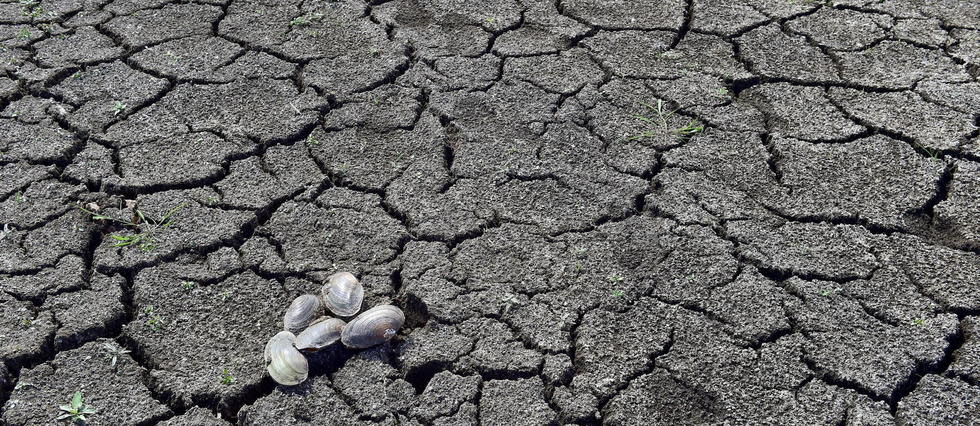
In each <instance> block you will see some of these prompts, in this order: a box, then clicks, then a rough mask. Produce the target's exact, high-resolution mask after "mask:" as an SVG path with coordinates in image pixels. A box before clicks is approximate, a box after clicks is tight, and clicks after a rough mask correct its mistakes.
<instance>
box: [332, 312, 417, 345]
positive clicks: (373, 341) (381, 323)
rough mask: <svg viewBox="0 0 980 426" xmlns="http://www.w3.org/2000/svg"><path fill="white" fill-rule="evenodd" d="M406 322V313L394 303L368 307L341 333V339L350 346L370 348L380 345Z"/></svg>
mask: <svg viewBox="0 0 980 426" xmlns="http://www.w3.org/2000/svg"><path fill="white" fill-rule="evenodd" d="M404 324H405V314H404V313H403V312H402V310H401V309H398V308H397V307H395V306H392V305H380V306H375V307H373V308H371V309H368V310H366V311H364V312H363V313H361V314H360V315H358V316H357V318H354V319H353V320H352V321H351V322H350V323H348V324H347V327H344V331H343V332H342V333H341V334H340V341H341V342H343V343H344V346H347V347H349V348H368V347H371V346H374V345H380V344H382V343H384V342H386V341H388V340H389V339H391V338H392V337H394V336H395V333H397V332H398V329H400V328H401V327H402V325H404Z"/></svg>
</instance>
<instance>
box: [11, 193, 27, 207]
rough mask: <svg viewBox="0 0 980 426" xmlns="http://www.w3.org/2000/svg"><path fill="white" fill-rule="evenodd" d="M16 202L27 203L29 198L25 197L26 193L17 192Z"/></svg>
mask: <svg viewBox="0 0 980 426" xmlns="http://www.w3.org/2000/svg"><path fill="white" fill-rule="evenodd" d="M14 201H16V202H18V203H21V204H23V203H26V202H27V197H25V196H24V191H17V195H15V196H14Z"/></svg>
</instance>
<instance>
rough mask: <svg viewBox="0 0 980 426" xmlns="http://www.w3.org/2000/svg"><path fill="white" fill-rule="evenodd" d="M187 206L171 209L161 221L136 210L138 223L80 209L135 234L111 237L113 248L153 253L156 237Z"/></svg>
mask: <svg viewBox="0 0 980 426" xmlns="http://www.w3.org/2000/svg"><path fill="white" fill-rule="evenodd" d="M185 205H186V204H181V205H178V206H177V207H174V208H173V209H170V211H168V212H167V213H166V214H164V215H163V217H161V218H160V219H150V218H147V217H146V215H145V214H143V212H142V211H140V210H138V209H137V210H135V212H136V217H137V221H136V222H133V221H131V220H123V219H116V218H114V217H111V216H106V215H103V214H99V213H96V212H93V211H91V210H87V209H86V208H84V207H81V206H78V209H79V210H81V211H83V212H85V213H87V214H89V215H91V216H92V220H108V221H112V222H116V223H119V224H121V225H124V226H126V227H128V228H130V229H132V230H133V231H135V233H133V234H127V235H116V234H112V235H109V237H110V238H112V239H113V240H115V241H116V243H115V244H113V247H137V248H139V249H140V250H142V251H151V250H153V249H154V248H156V240H155V238H154V237H155V236H156V234H157V233H158V232H160V231H162V230H164V229H167V228H169V227H170V225H173V223H174V215H176V214H177V212H178V211H180V209H182V208H184V206H185Z"/></svg>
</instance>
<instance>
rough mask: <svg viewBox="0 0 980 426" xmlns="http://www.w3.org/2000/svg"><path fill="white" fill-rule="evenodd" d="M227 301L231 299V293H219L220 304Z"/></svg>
mask: <svg viewBox="0 0 980 426" xmlns="http://www.w3.org/2000/svg"><path fill="white" fill-rule="evenodd" d="M228 299H231V292H230V291H225V292H222V293H221V301H222V302H227V301H228Z"/></svg>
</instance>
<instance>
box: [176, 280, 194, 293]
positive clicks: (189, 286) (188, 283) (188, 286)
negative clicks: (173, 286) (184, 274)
mask: <svg viewBox="0 0 980 426" xmlns="http://www.w3.org/2000/svg"><path fill="white" fill-rule="evenodd" d="M194 287H195V285H194V282H193V281H183V282H181V283H180V288H182V289H184V291H191V290H193V289H194Z"/></svg>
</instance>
